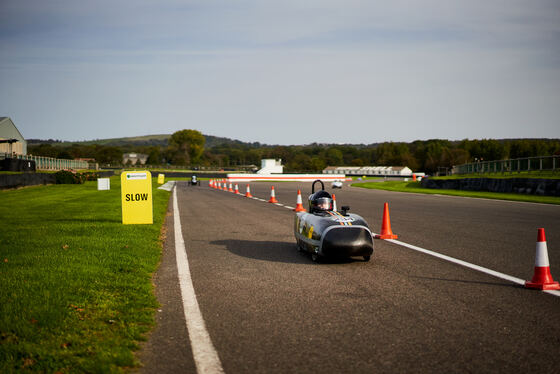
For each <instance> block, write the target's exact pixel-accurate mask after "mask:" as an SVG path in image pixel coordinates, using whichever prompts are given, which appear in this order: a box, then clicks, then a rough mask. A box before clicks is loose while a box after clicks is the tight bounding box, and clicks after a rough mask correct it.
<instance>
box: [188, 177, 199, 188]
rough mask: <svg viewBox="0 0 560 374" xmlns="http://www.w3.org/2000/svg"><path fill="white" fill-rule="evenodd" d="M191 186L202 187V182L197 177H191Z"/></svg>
mask: <svg viewBox="0 0 560 374" xmlns="http://www.w3.org/2000/svg"><path fill="white" fill-rule="evenodd" d="M189 186H200V181H199V180H198V178H197V177H196V175H193V176H192V177H191V180H190V181H189Z"/></svg>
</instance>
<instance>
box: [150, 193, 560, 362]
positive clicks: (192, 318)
mask: <svg viewBox="0 0 560 374" xmlns="http://www.w3.org/2000/svg"><path fill="white" fill-rule="evenodd" d="M259 185H261V183H259ZM264 185H265V184H264V183H262V186H259V187H258V191H257V192H256V193H255V195H256V196H263V197H264V194H263V192H264V191H266V189H264V191H263V187H264ZM268 186H269V184H268V185H266V187H268ZM285 187H287V186H282V187H281V188H278V186H277V192H278V190H279V189H280V190H281V192H280V194H279V195H280V198H279V199H280V200H283V201H284V200H286V199H284V196H286V195H285V194H286V193H287V191H288V190H290V191H294V190H297V188H301V189H302V190H304V189H308V188H309V187H308V186H306V185H305V184H303V185H298V186H297V188H294V187H293V185H292V186H291V189H288V188H285ZM306 187H307V188H306ZM201 188H204V187H201ZM206 188H207V190H206V191H204V194H208V193H209V194H212V193H215V194H219V195H222V194H223V196H220V199H221V198H225V197H226V196H227V194H229V195H230V196H227V198H229V199H234V198H238V199H240V200H241V201H243V199H245V201H247V200H248V199H247V198H245V197H244V196H243V195H242V194H241V195H235V194H231V193H228V192H224V191H217V190H215V191H212V190H210V191H209V190H208V187H206ZM251 188H252V189H253V188H254V186H253V185H252V186H251ZM268 188H270V187H268ZM348 190H350V189H348ZM351 190H352V191H351V193H346V191H340V192H339V191H338V190H337V191H333V192H335V193H336V194H337V200H339V201H340V200H341V199H340V197H339V196H340V195H347V196H345V197H348V198H349V199H350V200H354V198H355V196H353V195H356V194H360V193H361V194H362V195H363V194H364V193H365V191H366V190H361V189H360V191H358V189H351ZM187 191H188V190H187ZM195 191H197V187H194V188H193V190H192V191H188V192H195ZM367 191H369V190H367ZM367 193H369V194H372V195H384V196H379V197H382V200H383V198H385V196H391V197H393V199H395V197H396V196H402V195H403V194H398V195H396V194H395V193H389V194H384V193H381V194H379V193H376V192H373V193H372V192H371V191H370V192H367ZM292 194H293V192H292ZM277 196H278V195H277ZM304 196H306V194H304ZM435 198H437V197H435ZM292 199H293V200H294V201H295V196H293V197H292ZM401 199H402V197H401ZM431 199H434V197H433V196H432V197H431ZM252 200H255V201H259V202H261V203H262V202H267V200H266V199H262V198H260V197H253V198H252ZM263 206H264V207H266V209H270V208H269V207H270V206H277V207H281V208H284V209H286V210H289V211H292V210H293V209H294V207H292V206H291V205H284V204H282V203H275V204H270V203H266V204H263ZM397 206H398V204H397ZM396 211H399V209H398V208H397V209H396ZM355 212H356V213H358V214H360V215H362V216H364V218H366V219H367V220H368V221H369V222H370V226H374V225H371V222H380V220H379V219H378V220H372V219H371V217H366V216H365V215H364V214H363V212H360V211H358V210H357V209H356V211H355ZM391 213H392V214H391V215H392V217H396V216H399V215H400V214H399V213H397V214H394V212H393V210H392V211H391ZM181 214H184V213H181V212H180V209H179V205H178V203H177V188H175V189H174V191H173V215H174V220H173V222H174V233H175V239H174V242H175V253H176V257H177V261H176V262H177V269H178V274H179V284H180V285H181V294H182V300H183V310H184V316H185V323H186V326H187V329H186V330H187V331H188V335H189V341H190V349H191V350H192V355H193V357H194V364H195V366H196V368H197V372H199V373H202V372H215V373H221V372H224V368H223V366H222V363H221V361H220V358H219V356H220V353H221V352H222V351H221V350H220V349H216V348H215V347H214V345H213V344H212V341H211V339H210V336H211V334H210V333H209V332H208V331H207V330H206V328H205V322H204V319H203V318H202V315H203V314H201V313H200V309H199V308H198V300H197V298H196V296H195V291H194V290H195V289H194V287H193V281H192V280H191V278H190V274H191V273H190V270H189V260H187V251H188V250H189V248H187V249H185V247H184V239H183V237H182V230H181V226H180V216H181ZM292 214H293V213H292ZM393 222H395V221H394V218H393ZM557 224H558V223H557V222H556V223H554V225H557ZM396 226H398V225H396V224H395V223H393V227H394V228H395V227H396ZM556 227H558V226H556ZM183 230H184V229H183ZM533 230H534V229H533ZM393 231H395V233H397V234H400V233H399V232H397V231H396V230H395V229H394V230H393ZM553 236H555V235H553ZM292 241H293V238H292ZM375 242H376V252H377V251H378V248H379V247H383V246H384V245H383V244H381V242H380V241H379V240H376V241H375ZM386 242H388V243H391V244H393V245H395V246H400V247H402V248H408V249H412V250H414V251H417V252H419V253H422V254H428V255H430V256H433V257H436V258H438V259H440V260H444V261H448V262H450V263H452V264H454V265H460V266H462V267H465V268H468V269H470V270H476V271H478V272H481V273H483V274H486V275H490V276H492V277H496V278H499V279H502V280H506V281H507V282H511V283H513V284H515V285H523V284H524V282H525V280H524V279H521V278H518V277H516V276H512V275H508V274H506V273H502V272H498V271H495V270H491V269H489V268H486V267H482V266H479V265H475V264H473V263H470V262H467V261H464V260H460V259H457V258H454V257H452V256H449V255H446V254H442V253H438V252H436V251H433V250H427V249H424V248H422V247H419V246H416V245H412V244H408V243H406V242H404V241H400V240H386ZM190 244H193V245H195V244H194V243H189V245H188V246H187V247H189V246H190ZM458 244H459V246H461V241H460V240H459V243H458ZM292 245H293V246H294V247H295V244H293V243H292ZM533 248H534V243H533ZM379 250H383V249H379ZM533 251H534V249H533ZM232 252H234V251H232ZM294 252H295V248H294ZM376 252H374V255H373V257H372V263H373V264H375V263H376V254H377V253H376ZM533 255H534V253H533ZM498 256H499V255H498ZM303 260H305V261H309V262H310V260H309V259H305V258H304V259H303ZM341 265H342V266H344V265H347V266H348V267H350V266H353V265H364V264H354V263H351V264H325V265H316V266H318V267H319V268H321V267H323V266H326V267H328V266H333V267H334V266H341ZM531 266H532V263H529V264H527V267H528V268H530V267H531ZM512 269H513V268H512ZM529 270H530V269H529ZM373 271H375V269H373ZM552 273H553V275H554V273H555V272H554V267H552ZM557 273H558V271H557ZM427 279H429V278H427ZM556 280H557V279H556ZM465 282H468V281H465ZM473 282H475V283H476V281H473ZM486 283H488V282H486ZM512 290H515V291H516V294H517V293H518V292H520V291H521V292H527V293H529V294H530V295H531V297H535V295H537V294H538V293H539V292H534V291H530V290H525V289H520V288H518V287H515V286H514V287H512ZM544 292H546V293H548V294H550V295H553V296H560V292H559V291H544ZM549 297H550V296H549ZM552 299H555V300H557V299H556V298H552ZM551 302H552V301H546V302H545V303H547V304H550V303H551ZM554 302H555V303H556V304H554V305H555V309H556V311H558V304H557V302H558V301H554ZM263 312H264V313H267V311H265V310H263ZM554 327H555V329H556V331H558V330H559V327H558V323H556V324H555V325H554ZM230 333H231V332H230ZM358 335H359V333H358ZM222 354H223V353H222ZM419 354H422V351H420V352H419ZM424 354H425V353H424ZM460 363H461V362H460ZM464 365H467V363H464ZM468 365H472V363H469V364H468ZM550 365H552V366H551V367H552V368H557V367H558V368H560V366H558V365H559V361H558V359H557V358H556V361H553V362H551V363H549V366H550ZM545 366H546V365H545ZM226 367H227V365H226ZM350 367H352V365H350ZM376 367H377V369H378V371H381V372H384V371H385V372H390V371H391V370H389V368H390V367H386V366H384V365H381V366H376ZM454 367H455V368H463V369H464V368H465V367H462V366H461V365H460V364H459V366H454ZM483 367H484V368H485V369H486V370H485V371H493V370H489V368H488V367H485V366H483ZM259 368H260V369H263V368H262V367H259ZM298 368H299V369H305V368H304V367H302V366H299V367H298ZM407 368H408V370H410V369H412V367H407ZM434 368H437V366H436V367H431V369H434ZM441 368H442V367H440V369H441ZM498 368H500V367H499V366H498ZM549 368H550V367H549ZM152 369H153V365H147V366H146V367H145V372H155V371H151V370H152ZM232 369H233V370H232ZM269 369H271V368H267V369H266V370H264V371H266V372H271V371H275V370H269ZM354 369H357V371H356V370H350V371H348V372H361V371H362V370H360V369H359V367H354ZM379 369H381V370H379ZM393 369H394V367H393ZM431 369H430V370H431ZM446 369H449V367H446ZM502 369H503V367H502ZM415 370H416V367H415ZM430 370H427V371H426V372H428V371H430ZM261 371H262V370H261ZM422 371H423V370H419V372H422ZM497 371H498V372H499V371H502V370H497ZM225 372H243V371H237V370H235V366H233V367H232V368H230V369H229V370H225ZM278 372H285V371H283V370H279V371H278ZM302 372H315V370H314V369H311V370H302ZM316 372H319V371H316ZM363 372H367V370H366V371H363Z"/></svg>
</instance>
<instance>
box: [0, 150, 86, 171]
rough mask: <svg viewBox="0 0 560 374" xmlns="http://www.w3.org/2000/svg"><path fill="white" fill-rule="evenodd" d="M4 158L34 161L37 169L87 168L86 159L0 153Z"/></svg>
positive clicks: (0, 157) (0, 156) (1, 157)
mask: <svg viewBox="0 0 560 374" xmlns="http://www.w3.org/2000/svg"><path fill="white" fill-rule="evenodd" d="M4 158H17V159H20V160H29V161H35V167H36V169H37V170H63V169H75V170H77V169H87V168H88V162H87V161H78V160H64V159H60V158H52V157H44V156H33V155H16V154H12V155H10V154H9V153H2V154H0V159H4Z"/></svg>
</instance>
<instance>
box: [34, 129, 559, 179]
mask: <svg viewBox="0 0 560 374" xmlns="http://www.w3.org/2000/svg"><path fill="white" fill-rule="evenodd" d="M208 138H209V137H205V136H204V135H202V133H200V132H199V131H197V130H181V131H177V132H175V133H174V134H172V135H171V136H170V138H169V140H168V142H167V144H166V145H136V144H134V143H132V142H131V143H129V144H126V145H119V146H115V145H99V144H88V145H80V144H79V143H74V144H71V145H68V146H61V145H57V144H56V143H55V144H54V145H53V144H50V143H43V144H31V145H28V153H29V154H33V155H38V156H48V157H54V158H64V159H75V158H93V159H95V160H96V162H98V163H99V164H100V165H106V164H112V165H120V164H122V160H123V157H122V156H123V154H124V153H131V152H136V153H143V154H147V155H148V161H147V164H148V165H153V166H158V165H175V166H185V167H188V168H193V167H213V168H222V169H239V168H241V167H246V166H249V165H255V166H256V167H259V166H260V162H261V159H264V158H276V159H278V158H280V159H282V163H283V165H284V170H285V171H286V172H320V171H321V170H323V169H324V168H325V167H327V166H408V167H409V168H411V169H412V170H413V171H419V172H426V173H428V174H433V173H435V172H437V171H438V169H439V168H451V167H452V166H454V165H461V164H465V163H470V162H478V161H492V160H504V159H514V158H524V157H535V156H550V155H560V140H559V139H502V140H495V139H482V140H469V139H465V140H461V141H450V140H444V139H430V140H416V141H414V142H411V143H404V142H384V143H375V144H369V145H365V144H348V145H338V144H317V143H313V144H308V145H290V146H280V145H265V144H260V143H244V142H241V141H232V140H230V139H225V138H216V137H211V138H212V139H211V144H210V145H207V144H206V143H207V139H208ZM219 139H222V140H221V141H220V140H219Z"/></svg>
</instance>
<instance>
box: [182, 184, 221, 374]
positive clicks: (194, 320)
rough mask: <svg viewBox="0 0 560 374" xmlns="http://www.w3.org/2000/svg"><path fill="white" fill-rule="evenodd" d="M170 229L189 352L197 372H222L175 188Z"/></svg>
mask: <svg viewBox="0 0 560 374" xmlns="http://www.w3.org/2000/svg"><path fill="white" fill-rule="evenodd" d="M173 226H174V231H175V253H176V256H177V270H178V273H179V285H180V286H181V297H182V299H183V310H184V312H185V319H186V322H187V330H188V332H189V339H190V341H191V349H192V353H193V358H194V362H195V364H196V371H197V373H218V374H219V373H223V372H224V369H223V368H222V364H221V362H220V358H219V357H218V353H217V352H216V349H215V348H214V345H212V341H211V340H210V335H209V334H208V331H207V330H206V325H205V323H204V319H203V318H202V314H201V313H200V308H199V307H198V301H197V300H196V294H195V292H194V287H193V283H192V279H191V271H190V269H189V260H188V258H187V251H186V249H185V240H184V239H183V234H182V232H181V219H180V215H179V204H177V187H175V188H174V189H173Z"/></svg>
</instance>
